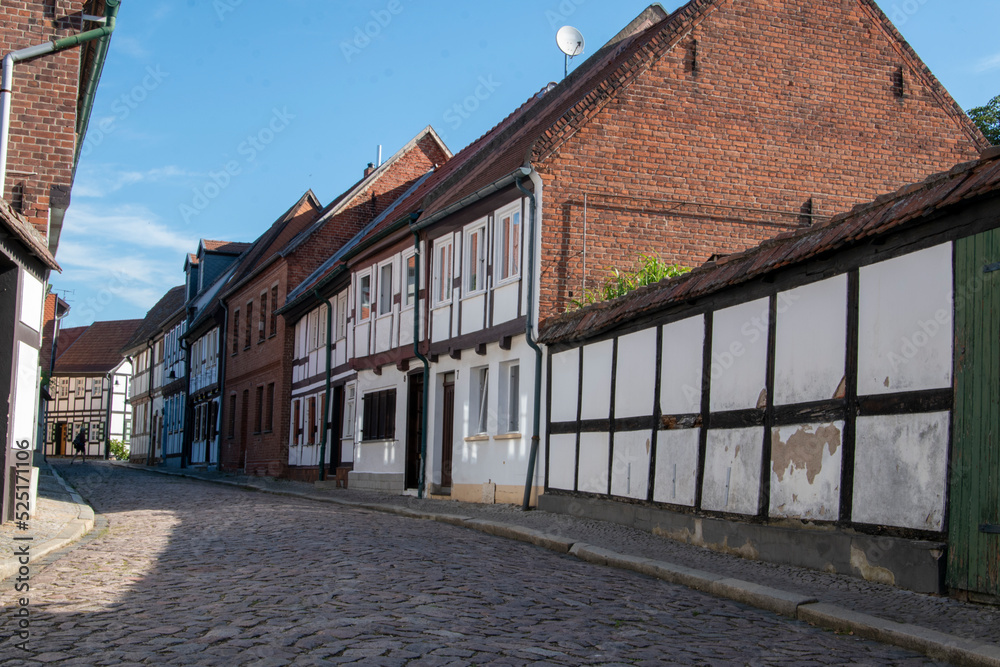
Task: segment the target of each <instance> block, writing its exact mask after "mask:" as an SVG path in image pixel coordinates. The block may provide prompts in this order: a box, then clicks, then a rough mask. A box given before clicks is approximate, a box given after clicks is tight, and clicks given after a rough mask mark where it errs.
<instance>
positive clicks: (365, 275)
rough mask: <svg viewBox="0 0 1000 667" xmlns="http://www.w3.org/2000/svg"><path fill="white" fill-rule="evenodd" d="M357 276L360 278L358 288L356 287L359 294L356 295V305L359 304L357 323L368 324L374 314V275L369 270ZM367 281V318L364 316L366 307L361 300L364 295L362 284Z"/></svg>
mask: <svg viewBox="0 0 1000 667" xmlns="http://www.w3.org/2000/svg"><path fill="white" fill-rule="evenodd" d="M357 276H358V281H357V286H356V290H357V292H356V294H355V296H356V297H357V299H356V303H357V304H358V311H357V312H358V315H357V322H358V323H361V322H367V321H368V320H369V319H371V314H372V273H371V270H367V271H365V272H363V273H358V274H357ZM366 280H367V282H368V315H367V316H366V315H365V314H364V305H363V302H362V300H361V295H362V294H363V291H362V289H361V286H362V284H363V283H364V282H365V281H366Z"/></svg>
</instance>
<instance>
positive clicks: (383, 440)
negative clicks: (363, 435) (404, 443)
mask: <svg viewBox="0 0 1000 667" xmlns="http://www.w3.org/2000/svg"><path fill="white" fill-rule="evenodd" d="M395 443H396V439H395V438H381V439H377V440H362V441H361V443H360V444H362V445H393V444H395Z"/></svg>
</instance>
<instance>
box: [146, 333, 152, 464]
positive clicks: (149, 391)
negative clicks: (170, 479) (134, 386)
mask: <svg viewBox="0 0 1000 667" xmlns="http://www.w3.org/2000/svg"><path fill="white" fill-rule="evenodd" d="M146 352H148V353H149V354H148V356H147V359H148V362H149V363H148V367H149V382H148V384H147V385H146V393H147V394H149V409H148V410H147V412H149V419H147V420H146V421H147V422H149V423H148V428H147V429H146V465H148V466H151V465H153V341H152V340H147V341H146Z"/></svg>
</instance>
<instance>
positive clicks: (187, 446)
mask: <svg viewBox="0 0 1000 667" xmlns="http://www.w3.org/2000/svg"><path fill="white" fill-rule="evenodd" d="M177 346H178V347H180V349H181V350H183V351H184V381H185V382H186V383H187V386H186V387H185V389H184V415H183V420H182V421H183V424H182V426H181V468H187V467H188V464H189V463H190V462H191V461H190V459H191V444H192V443H191V436H192V435H193V434H194V429H193V428H191V427H193V426H194V424H193V423H192V422H191V413H192V412H194V410H192V407H191V403H192V401H191V344H190V343H188V342H187V340H185V339H183V338H181V337H180V336H178V340H177ZM189 428H190V429H191V433H189V432H188V429H189Z"/></svg>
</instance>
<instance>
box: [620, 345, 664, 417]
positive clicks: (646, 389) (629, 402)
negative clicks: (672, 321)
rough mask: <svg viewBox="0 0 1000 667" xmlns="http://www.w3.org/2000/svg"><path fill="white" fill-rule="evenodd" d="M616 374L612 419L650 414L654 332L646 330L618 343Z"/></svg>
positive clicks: (654, 374)
mask: <svg viewBox="0 0 1000 667" xmlns="http://www.w3.org/2000/svg"><path fill="white" fill-rule="evenodd" d="M617 365H618V370H617V372H616V374H615V383H616V385H615V417H616V418H618V417H642V416H646V415H651V414H653V403H654V396H653V394H654V392H655V391H656V329H655V328H651V329H645V330H643V331H637V332H635V333H631V334H628V335H627V336H622V337H621V338H619V339H618V364H617Z"/></svg>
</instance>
